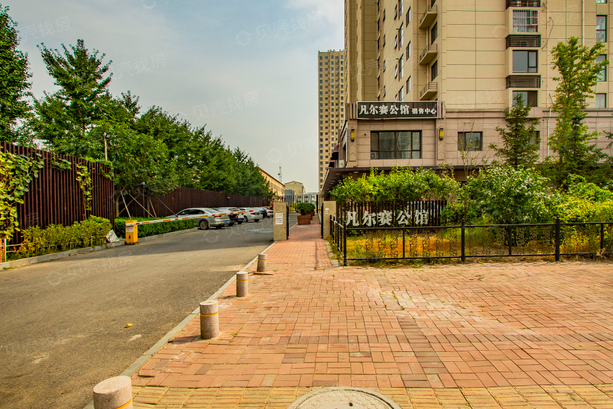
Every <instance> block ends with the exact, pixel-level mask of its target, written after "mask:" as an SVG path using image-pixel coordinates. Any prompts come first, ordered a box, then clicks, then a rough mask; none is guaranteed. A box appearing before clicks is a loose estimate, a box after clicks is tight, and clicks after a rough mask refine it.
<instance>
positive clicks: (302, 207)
mask: <svg viewBox="0 0 613 409" xmlns="http://www.w3.org/2000/svg"><path fill="white" fill-rule="evenodd" d="M295 209H296V211H297V212H300V214H301V215H302V216H304V215H305V214H309V213H311V212H312V211H314V210H315V205H314V204H312V203H298V204H297V205H296V206H295Z"/></svg>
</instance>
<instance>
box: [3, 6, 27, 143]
mask: <svg viewBox="0 0 613 409" xmlns="http://www.w3.org/2000/svg"><path fill="white" fill-rule="evenodd" d="M8 10H9V8H8V7H4V8H3V7H2V5H1V4H0V79H1V81H0V142H16V141H17V139H18V138H19V131H18V130H17V126H18V121H19V120H20V119H24V118H27V117H28V116H29V115H30V111H31V107H30V105H29V104H28V102H27V101H26V100H25V98H26V97H27V96H29V95H30V91H29V90H30V86H31V84H30V83H29V82H28V79H29V78H30V77H31V76H32V74H30V73H29V72H28V55H27V54H26V53H24V52H22V51H19V50H17V46H18V45H19V36H18V35H17V29H16V26H17V23H16V22H15V21H13V19H12V18H11V17H10V16H9V15H8Z"/></svg>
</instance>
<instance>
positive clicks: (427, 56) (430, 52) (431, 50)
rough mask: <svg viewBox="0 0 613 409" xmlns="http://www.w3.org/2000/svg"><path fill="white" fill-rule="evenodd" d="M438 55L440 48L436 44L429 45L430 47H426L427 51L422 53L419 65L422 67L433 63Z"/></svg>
mask: <svg viewBox="0 0 613 409" xmlns="http://www.w3.org/2000/svg"><path fill="white" fill-rule="evenodd" d="M437 54H438V46H437V45H436V43H435V44H429V45H428V46H426V49H425V50H424V51H422V52H421V55H420V56H419V64H420V65H427V64H429V63H430V62H432V60H434V59H435V58H436V55H437Z"/></svg>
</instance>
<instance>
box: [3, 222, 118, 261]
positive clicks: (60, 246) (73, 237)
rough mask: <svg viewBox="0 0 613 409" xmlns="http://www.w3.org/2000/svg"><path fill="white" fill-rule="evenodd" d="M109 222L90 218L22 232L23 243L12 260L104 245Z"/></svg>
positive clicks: (32, 228) (29, 228) (36, 227)
mask: <svg viewBox="0 0 613 409" xmlns="http://www.w3.org/2000/svg"><path fill="white" fill-rule="evenodd" d="M110 230H111V222H110V221H109V220H107V219H104V218H102V217H96V216H90V217H89V219H87V220H84V221H82V222H75V223H74V224H73V225H72V226H62V225H61V224H52V225H50V226H47V227H46V228H44V229H41V228H40V227H38V226H34V227H28V228H27V229H24V230H23V231H22V235H23V241H22V243H21V246H20V247H19V250H17V252H16V254H14V258H24V257H34V256H40V255H43V254H48V253H55V252H58V251H66V250H72V249H78V248H83V247H90V246H99V245H102V244H105V243H106V235H107V234H108V233H109V231H110Z"/></svg>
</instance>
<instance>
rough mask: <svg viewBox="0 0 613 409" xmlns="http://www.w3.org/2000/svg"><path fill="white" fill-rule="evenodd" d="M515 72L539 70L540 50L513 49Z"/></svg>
mask: <svg viewBox="0 0 613 409" xmlns="http://www.w3.org/2000/svg"><path fill="white" fill-rule="evenodd" d="M513 72H538V51H532V50H529V51H524V50H515V51H513Z"/></svg>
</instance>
